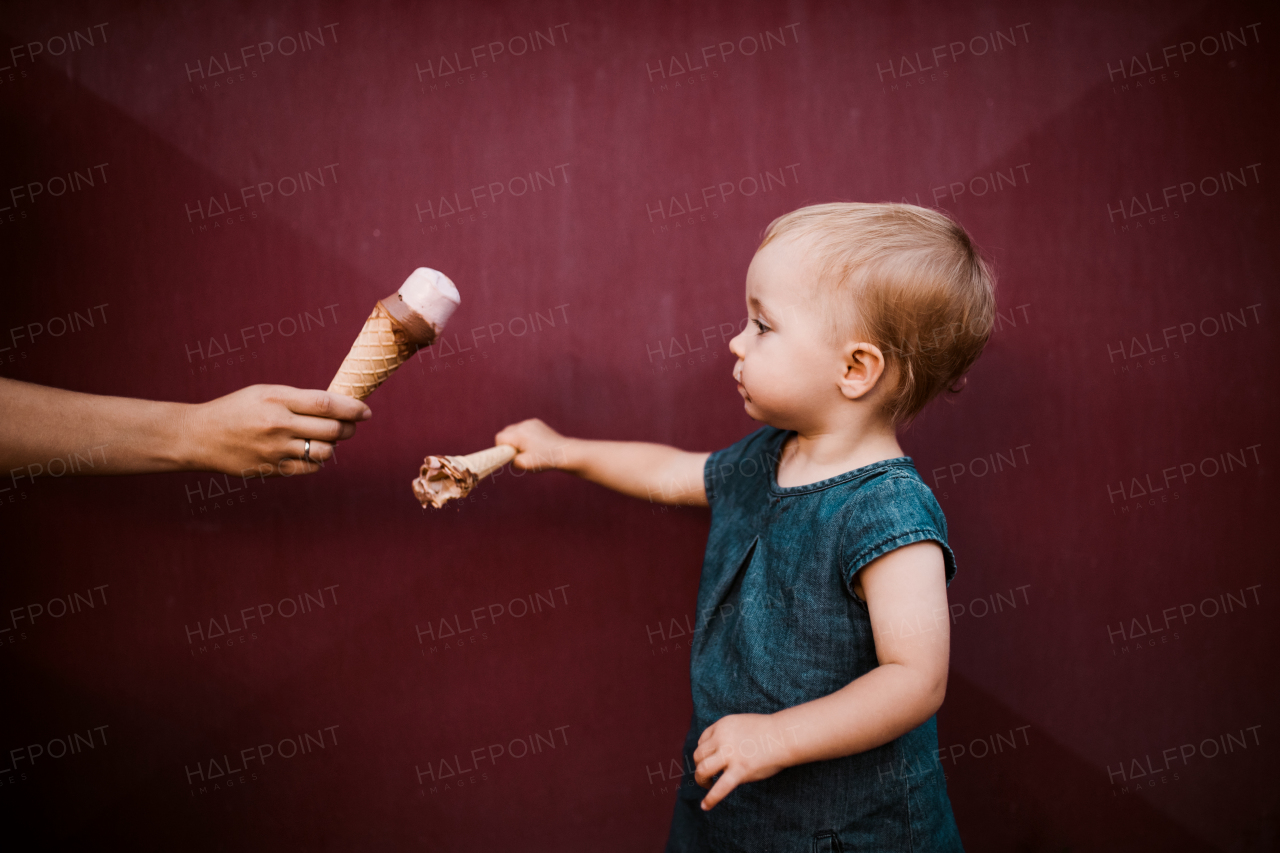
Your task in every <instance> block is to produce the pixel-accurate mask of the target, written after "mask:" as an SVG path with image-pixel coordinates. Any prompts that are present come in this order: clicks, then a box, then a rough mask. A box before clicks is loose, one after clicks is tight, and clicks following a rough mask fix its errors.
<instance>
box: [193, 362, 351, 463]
mask: <svg viewBox="0 0 1280 853" xmlns="http://www.w3.org/2000/svg"><path fill="white" fill-rule="evenodd" d="M372 414H373V413H372V412H371V411H370V409H369V407H368V406H366V405H365V404H364V403H362V402H361V401H359V400H356V399H353V398H351V397H345V396H343V395H341V394H331V393H329V392H328V391H319V390H302V389H298V388H291V387H289V386H287V385H250V386H249V387H247V388H241V389H240V390H239V391H235V392H233V393H231V394H228V395H226V396H225V397H219V398H218V399H216V400H210V401H209V402H207V403H200V404H197V405H194V406H191V407H190V408H189V409H187V411H186V412H185V415H184V417H183V423H182V429H181V436H182V438H181V441H182V446H183V447H184V448H185V452H184V456H185V460H184V461H185V465H184V467H187V468H190V469H194V470H202V471H219V472H221V473H223V474H234V475H236V476H263V477H271V476H284V477H292V476H295V475H297V474H311V473H314V472H316V471H318V470H320V463H322V462H325V461H327V460H329V459H332V458H333V452H334V445H335V444H336V443H337V442H339V441H343V440H345V439H348V438H350V437H351V436H353V435H355V432H356V422H357V421H364V420H368V419H369V418H370V417H371V416H372ZM307 439H310V440H311V453H310V457H311V460H312V461H311V462H305V461H303V459H302V456H303V453H304V448H305V442H306V440H307Z"/></svg>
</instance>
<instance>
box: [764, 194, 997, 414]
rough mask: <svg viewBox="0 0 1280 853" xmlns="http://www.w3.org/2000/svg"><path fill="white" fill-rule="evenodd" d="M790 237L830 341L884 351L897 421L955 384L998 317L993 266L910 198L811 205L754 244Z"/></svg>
mask: <svg viewBox="0 0 1280 853" xmlns="http://www.w3.org/2000/svg"><path fill="white" fill-rule="evenodd" d="M787 237H790V238H795V239H799V240H803V241H804V249H805V250H806V251H805V253H806V258H807V259H808V260H809V261H810V263H811V264H812V265H813V268H814V269H815V270H816V272H817V275H818V281H817V282H816V287H815V293H816V294H817V296H818V298H819V300H821V302H822V303H823V304H824V307H825V308H827V309H828V310H827V311H826V313H827V316H828V320H829V321H830V325H829V332H830V335H831V338H832V341H833V342H834V343H837V344H843V343H846V340H845V339H846V338H849V336H850V335H851V334H856V335H865V336H867V338H868V339H869V342H870V343H873V344H875V345H876V346H878V347H880V349H881V351H882V352H883V353H884V356H885V360H886V374H888V375H890V376H896V383H895V385H894V387H893V389H892V390H891V391H890V392H889V394H888V395H887V397H886V398H885V409H886V411H887V413H888V414H889V416H890V418H891V419H892V422H893V424H894V425H895V426H899V425H902V424H905V423H909V422H910V421H911V419H912V418H914V417H915V416H916V415H917V414H919V413H920V410H921V409H923V408H924V407H925V404H926V403H928V402H929V401H930V400H932V399H933V398H934V397H936V396H938V394H940V393H941V392H942V391H944V390H946V391H952V392H955V391H958V390H959V388H958V387H957V383H958V382H959V381H960V379H961V377H963V376H964V374H965V372H966V371H968V370H969V368H970V367H971V366H972V365H973V363H974V362H975V361H977V359H978V356H979V355H981V354H982V350H983V347H985V346H986V343H987V339H988V338H989V337H990V336H991V328H992V324H993V322H994V319H995V276H994V273H993V271H992V269H991V267H990V266H989V264H988V263H987V261H986V260H984V259H983V257H982V255H981V254H980V253H979V251H978V248H977V247H976V246H975V245H974V243H973V240H972V239H971V238H970V237H969V235H968V234H967V233H966V232H965V230H964V229H963V228H962V227H960V225H958V224H957V223H956V222H955V221H953V220H952V219H951V218H950V217H948V216H947V215H946V214H944V213H941V212H939V211H936V210H930V209H928V208H924V207H918V206H916V205H914V204H892V203H885V204H866V203H856V202H840V203H833V204H815V205H811V206H809V207H802V208H800V209H799V210H793V211H791V212H790V213H788V214H785V215H783V216H780V217H778V218H777V219H775V220H773V222H771V223H769V227H768V228H767V229H765V233H764V239H763V240H762V241H761V242H760V247H759V249H757V250H756V251H759V250H760V249H763V248H764V247H765V246H767V245H769V243H771V242H773V241H774V240H778V239H782V238H787Z"/></svg>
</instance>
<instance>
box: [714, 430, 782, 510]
mask: <svg viewBox="0 0 1280 853" xmlns="http://www.w3.org/2000/svg"><path fill="white" fill-rule="evenodd" d="M781 432H782V430H779V429H777V428H775V427H771V426H764V427H761V428H760V429H757V430H756V431H755V432H753V433H751V434H750V435H747V436H745V437H743V438H742V439H739V440H738V441H737V442H735V443H733V444H731V445H729V446H728V447H726V448H724V449H723V450H717V451H715V452H713V453H712V454H711V455H710V456H708V457H707V461H706V463H705V464H704V465H703V466H702V485H703V488H704V489H706V492H707V505H708V506H710V507H711V508H712V509H713V510H714V509H715V508H716V505H717V504H718V503H723V502H724V501H725V500H726V499H729V503H733V502H734V500H743V501H746V500H749V499H750V497H751V496H752V495H754V494H755V493H758V492H760V491H761V490H763V489H767V488H768V483H769V473H770V470H771V469H770V468H769V467H768V466H770V465H776V464H777V453H776V452H774V451H773V445H775V444H777V443H778V442H777V439H778V438H779V434H780V433H781Z"/></svg>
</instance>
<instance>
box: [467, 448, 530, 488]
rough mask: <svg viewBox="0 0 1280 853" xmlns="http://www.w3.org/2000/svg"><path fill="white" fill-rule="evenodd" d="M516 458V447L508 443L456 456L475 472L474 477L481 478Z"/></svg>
mask: <svg viewBox="0 0 1280 853" xmlns="http://www.w3.org/2000/svg"><path fill="white" fill-rule="evenodd" d="M515 458H516V449H515V448H514V447H512V446H511V445H509V444H499V445H498V446H497V447H490V448H489V449H488V450H481V451H479V452H477V453H468V454H467V455H466V456H460V457H458V461H459V462H461V463H462V464H463V465H466V466H467V467H468V468H469V469H471V470H472V471H474V472H475V475H476V477H478V478H479V479H481V480H483V479H484V478H485V477H488V476H489V475H490V474H492V473H493V472H494V471H497V470H498V469H499V468H501V467H502V466H503V465H506V464H507V463H508V462H510V461H511V460H512V459H515Z"/></svg>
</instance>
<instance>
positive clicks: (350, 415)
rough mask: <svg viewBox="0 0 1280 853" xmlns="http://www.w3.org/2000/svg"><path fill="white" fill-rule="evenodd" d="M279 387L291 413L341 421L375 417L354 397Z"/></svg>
mask: <svg viewBox="0 0 1280 853" xmlns="http://www.w3.org/2000/svg"><path fill="white" fill-rule="evenodd" d="M277 387H278V389H279V392H278V393H279V396H280V399H281V401H282V402H283V403H284V404H285V405H286V406H288V407H289V411H291V412H294V413H296V414H299V415H315V416H316V417H321V418H334V419H335V420H339V421H364V420H368V419H369V418H370V417H372V416H373V411H372V410H371V409H370V408H369V407H368V406H366V405H365V404H364V403H363V402H361V401H360V400H357V399H355V398H354V397H347V396H345V395H343V394H331V393H329V392H328V391H319V390H315V389H311V390H304V389H301V388H290V387H289V386H288V385H280V386H277Z"/></svg>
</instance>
